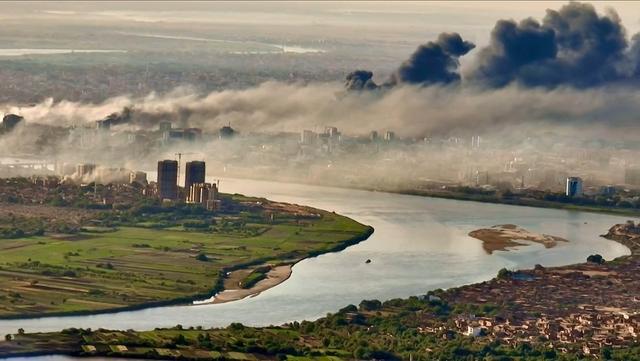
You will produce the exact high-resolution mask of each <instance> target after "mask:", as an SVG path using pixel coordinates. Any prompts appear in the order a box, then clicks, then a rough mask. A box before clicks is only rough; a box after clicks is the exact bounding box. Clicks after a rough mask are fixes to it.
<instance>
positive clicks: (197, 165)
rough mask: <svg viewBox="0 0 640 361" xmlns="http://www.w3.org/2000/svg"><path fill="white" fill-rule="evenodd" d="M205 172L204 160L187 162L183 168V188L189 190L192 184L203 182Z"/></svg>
mask: <svg viewBox="0 0 640 361" xmlns="http://www.w3.org/2000/svg"><path fill="white" fill-rule="evenodd" d="M205 173H206V172H205V164H204V162H202V161H193V162H187V165H186V166H185V168H184V189H185V190H186V191H187V192H189V189H190V188H191V185H192V184H195V183H204V177H205Z"/></svg>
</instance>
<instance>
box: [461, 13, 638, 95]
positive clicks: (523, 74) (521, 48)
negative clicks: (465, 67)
mask: <svg viewBox="0 0 640 361" xmlns="http://www.w3.org/2000/svg"><path fill="white" fill-rule="evenodd" d="M629 56H630V51H629V46H628V42H627V40H626V35H625V29H624V27H623V26H622V24H621V23H620V19H619V18H618V16H617V14H616V13H615V12H613V11H610V12H609V13H608V14H607V15H604V16H600V15H598V13H597V12H596V10H595V8H594V7H593V6H592V5H590V4H582V3H574V2H572V3H569V4H567V5H565V6H563V7H562V8H561V9H560V10H558V11H556V10H547V15H546V16H545V17H544V19H543V20H542V23H539V22H538V21H536V20H534V19H531V18H529V19H526V20H523V21H521V22H519V23H516V22H515V21H513V20H500V21H498V23H497V24H496V26H495V27H494V29H493V31H492V33H491V41H490V44H489V45H488V46H487V47H485V48H483V49H482V50H481V51H480V53H479V57H478V65H477V67H476V68H475V69H474V71H473V72H472V73H471V74H470V78H471V79H472V80H474V81H476V82H479V83H481V84H483V85H486V86H489V87H502V86H505V85H508V84H510V83H517V84H520V85H524V86H543V87H556V86H561V85H567V86H572V87H576V88H585V87H591V86H598V85H603V84H606V83H611V82H617V81H624V80H632V79H633V78H637V70H636V68H637V65H634V64H633V59H630V58H629ZM630 63H631V64H630ZM636 63H637V61H636Z"/></svg>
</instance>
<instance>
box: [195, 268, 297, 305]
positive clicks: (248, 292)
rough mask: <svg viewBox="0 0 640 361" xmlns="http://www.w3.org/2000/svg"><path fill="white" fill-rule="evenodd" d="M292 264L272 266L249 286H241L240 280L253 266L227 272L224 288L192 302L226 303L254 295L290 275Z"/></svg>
mask: <svg viewBox="0 0 640 361" xmlns="http://www.w3.org/2000/svg"><path fill="white" fill-rule="evenodd" d="M292 267H293V264H285V265H279V266H273V267H272V268H271V270H269V272H267V273H266V278H265V279H263V280H261V281H259V282H258V283H256V284H255V285H253V286H252V287H250V288H242V287H241V286H240V282H241V281H242V280H244V279H245V278H246V277H247V276H248V275H249V274H251V272H252V271H253V270H254V269H255V268H244V269H239V270H236V271H232V272H229V274H228V275H227V277H226V278H225V280H224V290H223V291H222V292H220V293H218V294H216V295H215V296H214V297H212V298H210V299H208V300H205V301H200V302H195V303H194V304H197V305H202V304H212V303H214V304H215V303H226V302H232V301H238V300H241V299H244V298H247V297H255V296H257V295H259V294H260V293H262V292H264V291H266V290H268V289H270V288H272V287H275V286H277V285H279V284H281V283H282V282H284V281H286V280H288V279H289V277H291V273H292Z"/></svg>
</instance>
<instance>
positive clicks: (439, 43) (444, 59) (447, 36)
mask: <svg viewBox="0 0 640 361" xmlns="http://www.w3.org/2000/svg"><path fill="white" fill-rule="evenodd" d="M474 47H475V45H474V44H473V43H471V42H468V41H465V40H462V37H461V36H460V34H458V33H442V34H440V36H438V40H436V41H435V42H434V41H430V42H428V43H426V44H423V45H420V46H419V47H418V49H416V51H415V52H414V53H413V54H412V55H411V57H410V58H409V59H407V60H406V61H405V62H404V63H402V65H400V68H398V70H396V72H395V73H394V74H393V75H392V76H391V79H390V80H389V82H388V84H389V85H398V84H402V83H405V84H415V85H431V84H449V83H452V82H456V81H459V80H460V74H459V73H458V67H459V65H460V63H459V61H458V58H459V57H461V56H463V55H465V54H466V53H468V52H469V51H470V50H471V49H473V48H474Z"/></svg>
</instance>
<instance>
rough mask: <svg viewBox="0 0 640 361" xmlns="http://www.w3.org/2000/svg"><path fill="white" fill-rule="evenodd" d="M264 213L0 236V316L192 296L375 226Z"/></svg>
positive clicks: (348, 240) (320, 215)
mask: <svg viewBox="0 0 640 361" xmlns="http://www.w3.org/2000/svg"><path fill="white" fill-rule="evenodd" d="M235 198H236V201H238V200H240V201H252V200H253V199H251V198H244V197H240V196H235ZM263 201H264V200H263ZM279 205H282V204H279ZM262 212H263V210H260V209H256V210H244V211H241V212H238V213H237V214H234V215H233V216H231V217H218V218H217V220H215V221H213V223H214V224H216V226H215V227H214V226H210V227H209V226H208V227H206V228H202V227H198V225H199V223H198V222H201V220H200V219H195V220H193V221H189V220H188V219H182V220H181V221H180V222H175V224H166V222H164V223H163V224H156V223H154V222H153V221H150V222H138V223H134V224H132V225H127V226H120V225H118V226H110V227H84V228H82V230H81V231H79V232H76V233H73V234H51V233H45V234H44V235H42V236H30V237H23V238H12V239H0V317H4V318H8V317H34V316H41V315H45V314H60V313H83V312H96V311H105V310H111V309H122V308H129V307H140V306H144V305H146V306H149V305H154V304H162V303H177V302H188V301H191V300H192V299H194V298H198V297H208V296H209V295H211V293H214V292H215V291H219V290H220V288H221V287H222V281H221V278H222V275H223V274H224V273H225V272H226V271H228V270H231V269H235V268H237V267H239V266H242V265H248V264H258V263H262V264H265V263H274V264H277V263H282V262H289V263H293V262H296V261H298V260H300V259H302V258H304V257H307V256H309V255H315V254H320V253H324V252H328V251H332V250H334V249H339V248H341V247H344V246H346V245H348V244H352V243H355V242H356V241H359V240H363V239H365V238H366V237H367V236H368V235H369V233H370V232H371V230H370V228H369V227H366V226H364V225H362V224H359V223H358V222H356V221H354V220H351V219H349V218H347V217H343V216H340V215H337V214H334V213H330V212H324V211H320V210H313V212H314V214H316V215H317V217H294V216H292V215H289V214H287V213H286V212H284V213H282V214H279V216H278V217H277V218H276V220H275V221H274V220H273V219H270V220H267V219H266V217H263V216H262V215H261V213H262Z"/></svg>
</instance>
